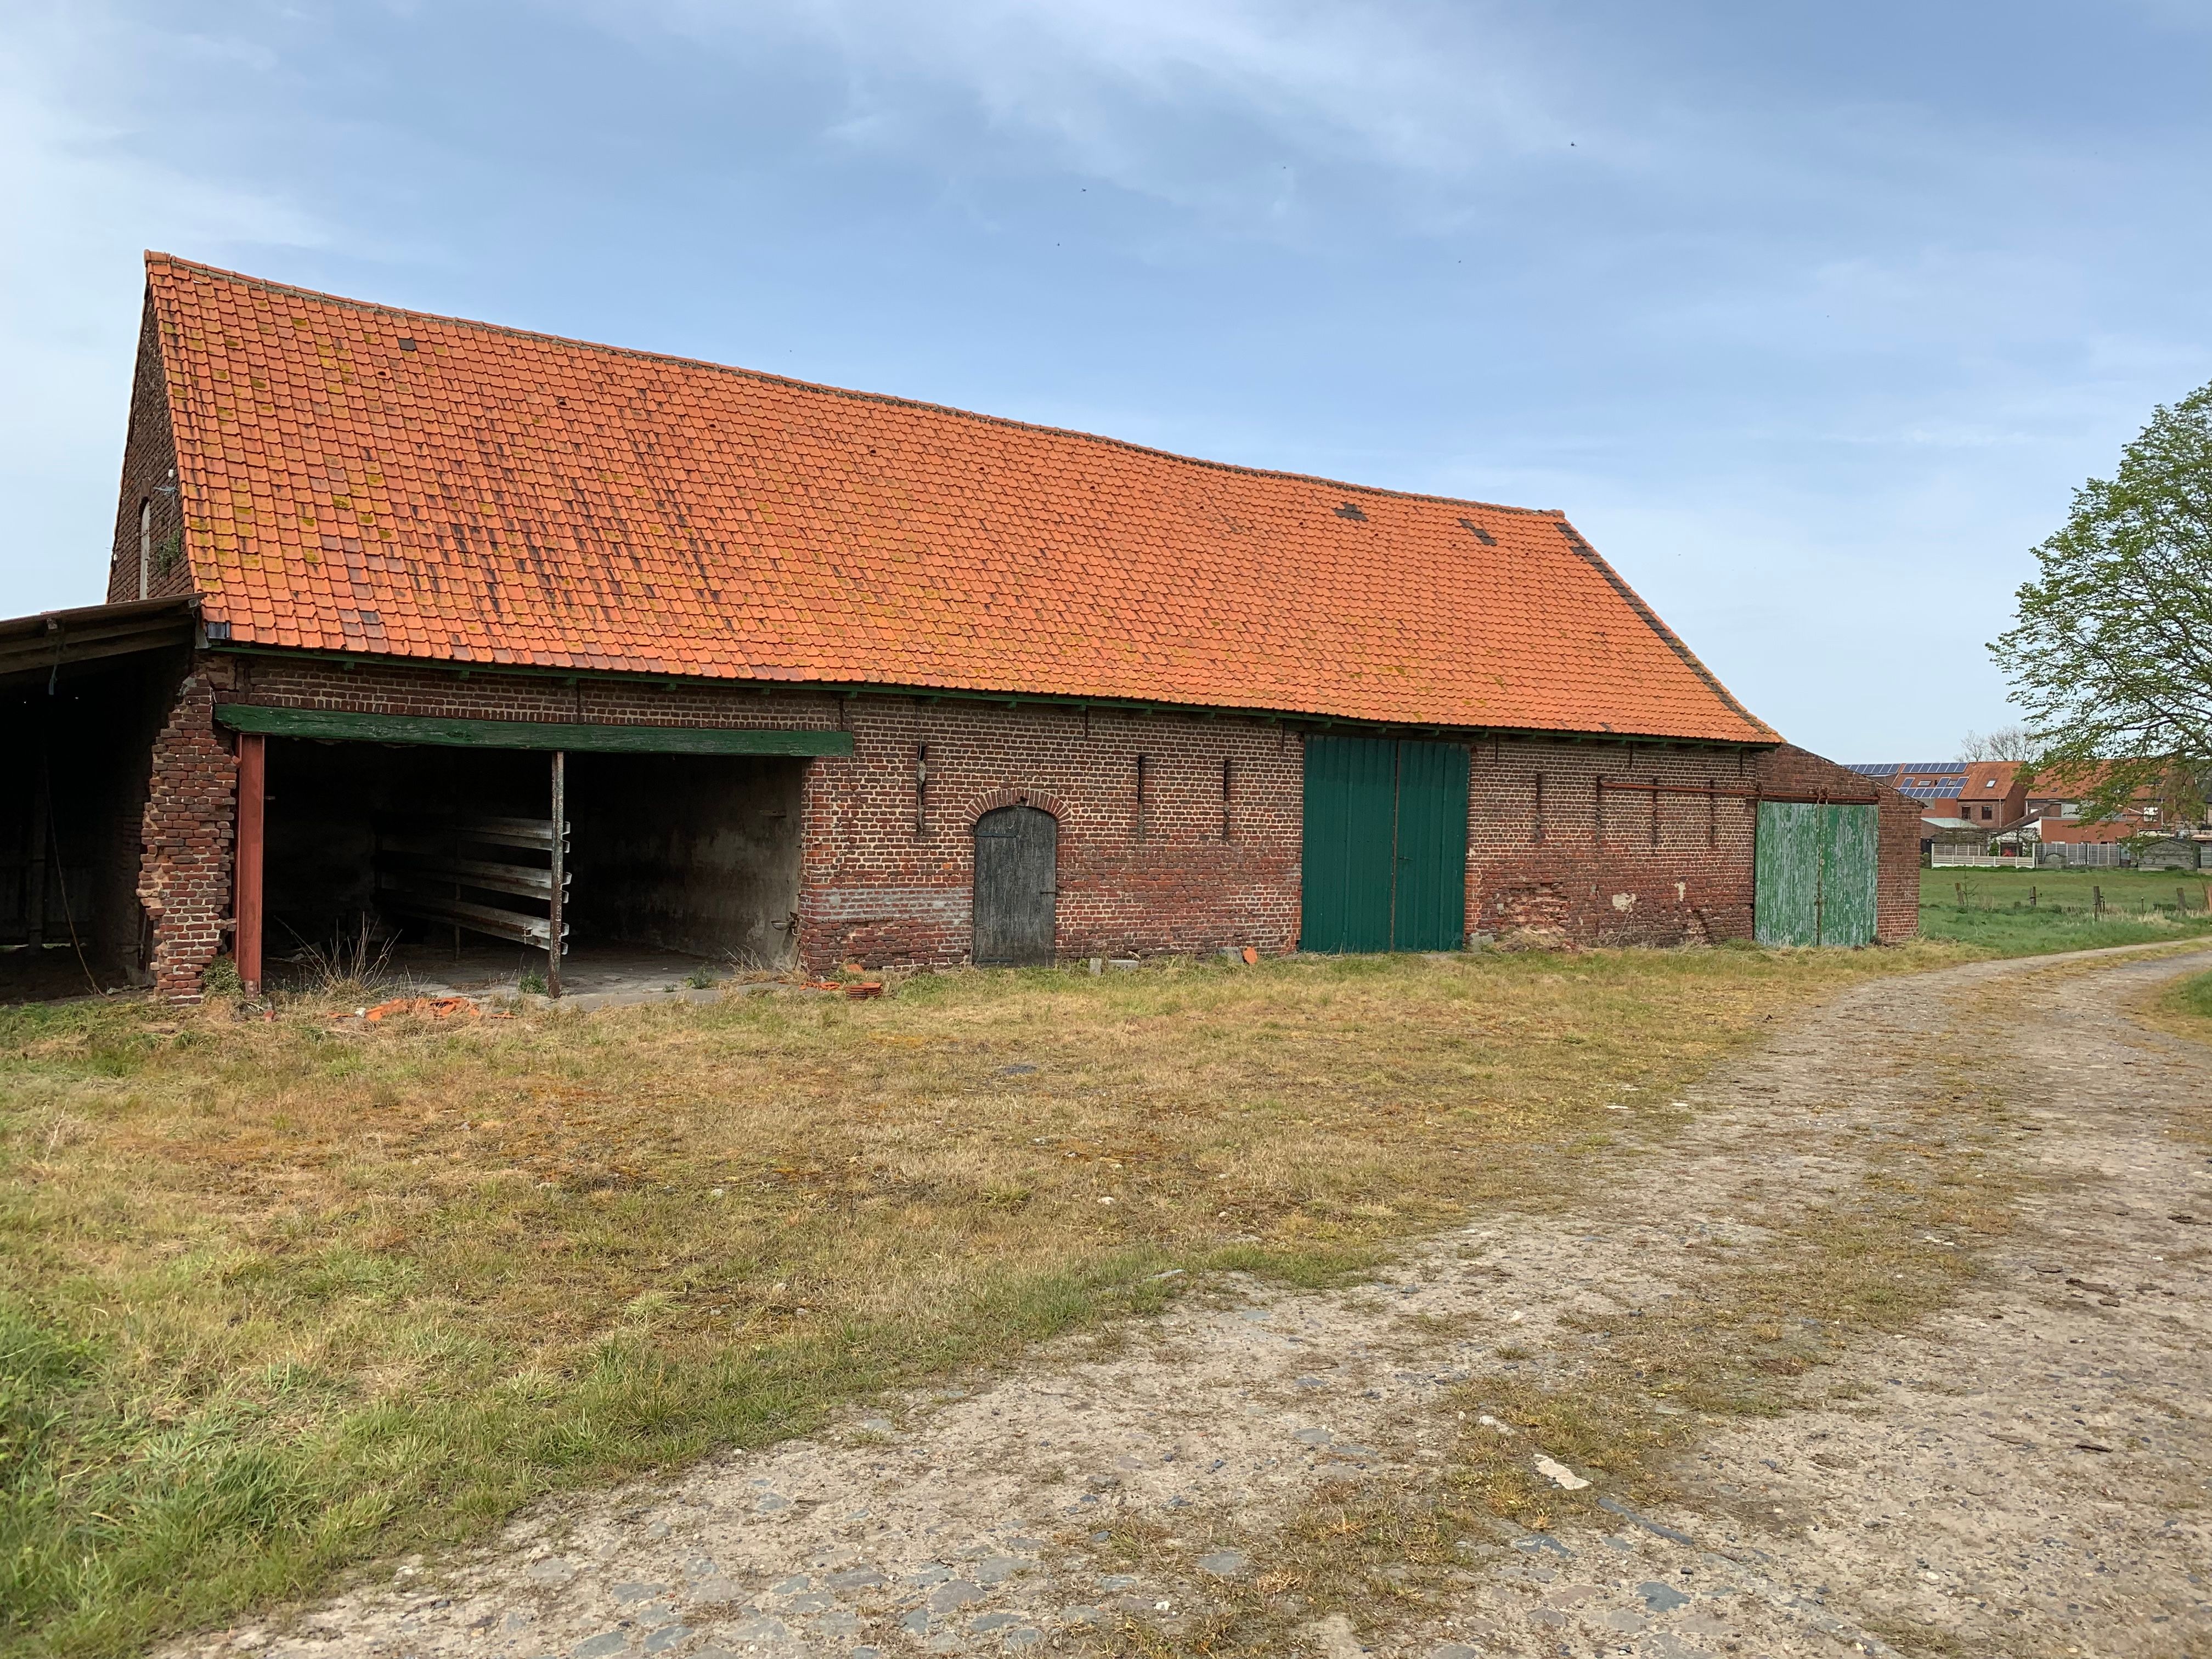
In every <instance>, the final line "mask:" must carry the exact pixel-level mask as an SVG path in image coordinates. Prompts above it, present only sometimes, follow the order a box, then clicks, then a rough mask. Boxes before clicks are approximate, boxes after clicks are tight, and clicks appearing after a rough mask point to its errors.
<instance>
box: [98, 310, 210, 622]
mask: <svg viewBox="0 0 2212 1659" xmlns="http://www.w3.org/2000/svg"><path fill="white" fill-rule="evenodd" d="M154 327H155V323H154V302H153V300H152V298H151V296H150V295H149V297H148V299H147V301H146V317H145V324H144V326H143V328H141V330H140V331H139V335H138V367H137V371H136V374H135V375H134V377H133V379H132V381H131V430H130V433H129V435H127V436H126V437H125V439H124V442H123V483H122V486H121V488H120V489H119V490H118V492H117V495H116V501H115V550H114V557H113V560H112V562H111V563H110V564H109V566H108V569H107V602H108V603H109V604H110V605H115V604H118V603H120V602H122V601H124V600H128V599H168V598H172V597H173V596H175V595H177V594H180V593H189V592H192V589H193V577H192V569H191V562H190V561H189V560H187V559H186V558H185V517H184V509H183V507H182V505H181V503H182V502H183V500H184V497H183V495H181V494H180V493H179V490H178V489H177V445H176V439H175V435H174V434H173V432H172V430H171V428H170V425H169V388H168V380H167V375H166V374H165V373H164V372H163V370H162V368H161V349H160V342H159V341H158V340H157V339H156V337H155V332H154ZM142 509H143V513H144V517H143V520H142V518H141V516H140V515H141V512H142ZM142 539H143V547H142ZM142 558H143V565H144V572H145V578H146V582H145V592H143V593H142V592H139V574H140V565H141V562H142Z"/></svg>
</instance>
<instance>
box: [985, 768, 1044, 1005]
mask: <svg viewBox="0 0 2212 1659" xmlns="http://www.w3.org/2000/svg"><path fill="white" fill-rule="evenodd" d="M1059 874H1060V825H1059V823H1057V822H1056V821H1055V820H1054V817H1053V816H1052V814H1051V813H1049V812H1044V811H1038V810H1037V809H1036V807H1034V806H1001V807H1000V808H999V809H998V810H997V811H994V812H986V813H984V814H983V816H982V817H980V818H978V819H976V820H975V962H976V963H977V964H978V965H979V966H989V967H1000V968H1034V967H1050V966H1051V965H1052V961H1053V915H1054V899H1055V898H1056V897H1057V896H1058V894H1059V886H1060V881H1059Z"/></svg>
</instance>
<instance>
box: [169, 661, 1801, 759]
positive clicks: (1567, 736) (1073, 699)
mask: <svg viewBox="0 0 2212 1659" xmlns="http://www.w3.org/2000/svg"><path fill="white" fill-rule="evenodd" d="M208 649H209V650H210V652H211V653H219V654H221V655H223V656H227V657H269V658H289V659H293V660H295V661H300V660H309V661H315V662H334V663H338V664H341V665H345V666H348V667H350V666H352V665H354V664H356V663H360V664H363V665H373V666H374V667H379V668H416V669H422V670H425V671H429V672H434V673H441V674H454V675H458V676H459V677H460V678H463V679H468V678H477V677H481V678H485V679H489V678H494V677H495V676H497V677H502V678H511V679H512V678H520V679H544V680H558V681H560V682H561V683H562V684H564V685H569V684H575V683H576V682H577V681H580V680H589V681H591V682H592V684H604V685H667V686H671V687H672V686H677V685H683V686H686V687H696V688H699V689H702V690H724V691H743V692H747V693H750V694H752V695H755V696H768V695H770V694H772V693H799V694H811V695H813V696H824V697H915V698H919V699H921V701H922V702H994V703H1003V704H1005V705H1006V706H1007V707H1008V708H1015V707H1034V708H1103V709H1112V710H1115V711H1116V712H1119V713H1124V714H1128V713H1135V714H1195V715H1200V716H1203V717H1204V718H1206V719H1208V720H1262V721H1265V722H1267V724H1269V725H1271V726H1288V727H1290V728H1291V729H1292V730H1294V731H1300V730H1304V729H1306V728H1308V727H1311V728H1314V729H1316V730H1321V729H1326V728H1330V727H1342V728H1344V729H1345V730H1346V731H1348V732H1370V733H1372V734H1375V735H1376V736H1383V735H1388V734H1390V733H1395V732H1424V733H1430V734H1433V735H1437V736H1440V737H1443V736H1448V737H1449V741H1451V742H1454V743H1489V742H1492V741H1494V740H1496V739H1498V738H1505V739H1507V740H1510V741H1526V742H1531V743H1558V742H1565V743H1603V744H1613V745H1615V746H1620V745H1626V744H1632V745H1634V746H1635V747H1637V748H1639V749H1694V750H1719V751H1722V752H1724V753H1733V752H1735V751H1736V750H1742V751H1744V752H1746V753H1748V754H1757V753H1759V752H1761V751H1763V750H1769V749H1772V748H1774V747H1776V746H1777V745H1778V744H1780V743H1781V741H1782V739H1781V738H1757V739H1749V738H1670V737H1664V736H1661V735H1658V734H1656V733H1651V732H1560V731H1553V730H1549V729H1547V728H1546V727H1542V726H1437V725H1436V724H1435V722H1433V721H1431V720H1413V721H1407V720H1362V719H1359V718H1358V717H1356V716H1352V715H1346V714H1313V713H1310V712H1308V711H1303V710H1299V709H1294V708H1236V707H1232V706H1231V705H1228V704H1209V703H1183V702H1163V701H1159V700H1152V701H1145V702H1139V700H1137V699H1135V698H1133V697H1104V696H1097V697H1094V696H1081V695H1079V694H1077V693H1074V692H1061V691H980V690H969V689H967V688H965V687H955V686H944V685H895V684H890V683H887V682H886V683H881V684H879V683H878V682H876V681H873V680H866V681H855V680H738V679H724V678H718V677H715V676H711V675H704V674H654V673H648V672H647V671H643V670H635V671H613V670H608V669H592V668H540V667H538V666H536V665H529V664H515V663H484V662H465V661H461V660H459V659H455V658H451V657H440V658H432V657H395V656H392V655H388V654H386V653H379V652H372V651H329V650H319V649H294V648H292V647H287V646H276V645H233V644H231V643H229V642H228V641H215V642H211V643H210V645H209V647H208Z"/></svg>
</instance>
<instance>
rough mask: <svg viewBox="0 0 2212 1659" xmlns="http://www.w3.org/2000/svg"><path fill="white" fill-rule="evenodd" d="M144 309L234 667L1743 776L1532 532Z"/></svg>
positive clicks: (242, 302)
mask: <svg viewBox="0 0 2212 1659" xmlns="http://www.w3.org/2000/svg"><path fill="white" fill-rule="evenodd" d="M147 275H148V280H149V284H150V286H151V290H152V295H153V308H154V318H155V325H157V326H158V327H159V329H160V331H161V357H162V362H163V364H164V367H165V369H166V372H167V380H168V395H169V404H170V411H171V416H172V420H173V424H174V427H175V430H176V436H177V452H178V453H177V469H178V477H179V483H181V485H182V487H183V490H184V496H183V500H184V506H185V520H186V526H187V533H186V537H185V549H186V552H187V556H189V558H190V559H191V567H192V573H193V575H194V577H195V579H196V580H197V584H198V586H199V587H200V589H201V590H202V592H204V594H205V595H206V603H205V611H204V614H205V616H206V617H207V619H208V620H209V621H210V622H211V623H228V624H229V625H230V629H231V638H232V639H233V640H234V641H240V642H247V643H260V644H266V645H275V646H288V647H319V648H325V649H334V650H344V651H357V652H361V653H380V654H386V655H392V656H398V657H413V658H431V659H440V660H459V661H464V662H482V663H510V664H536V665H544V666H548V667H556V668H584V669H602V670H623V671H638V672H643V673H651V674H665V675H703V676H710V677H714V678H732V679H744V680H755V681H763V680H766V681H787V682H788V681H812V682H833V683H841V684H878V685H895V686H913V687H929V688H943V689H947V690H975V691H1009V692H1030V693H1045V694H1060V695H1067V696H1091V697H1099V698H1127V699H1133V700H1137V701H1150V702H1162V703H1180V704H1186V705H1195V706H1200V707H1214V708H1246V709H1269V710H1276V711H1280V712H1284V713H1295V714H1314V715H1323V716H1334V717H1338V718H1343V719H1352V720H1380V721H1389V722H1402V723H1413V724H1421V725H1435V726H1477V727H1492V728H1503V729H1529V730H1548V731H1571V732H1621V733H1630V734H1636V735H1643V736H1663V737H1673V738H1706V739H1719V740H1723V741H1736V742H1751V743H1771V742H1772V741H1774V740H1775V734H1774V732H1772V731H1771V730H1770V729H1769V728H1768V727H1767V726H1765V725H1763V724H1761V723H1760V722H1759V721H1758V720H1755V719H1753V717H1752V716H1751V715H1750V714H1747V712H1745V710H1744V709H1743V708H1741V705H1739V704H1738V703H1737V702H1735V699H1734V698H1732V697H1730V696H1729V694H1728V693H1727V691H1726V690H1723V688H1722V687H1721V685H1720V684H1719V683H1718V682H1717V680H1715V679H1714V678H1713V677H1712V676H1711V674H1710V673H1708V672H1707V671H1705V668H1704V666H1703V665H1701V664H1699V662H1698V660H1697V659H1696V658H1694V657H1693V656H1692V655H1691V653H1689V651H1688V650H1687V649H1686V647H1683V646H1682V645H1681V644H1680V641H1677V640H1676V639H1675V638H1674V635H1672V634H1671V633H1669V632H1668V630H1667V628H1666V626H1665V624H1664V623H1661V622H1660V621H1659V619H1658V618H1657V617H1655V616H1653V615H1652V614H1651V612H1650V611H1649V610H1648V609H1646V608H1645V607H1644V605H1643V603H1642V601H1641V600H1639V599H1638V598H1637V597H1636V595H1635V594H1634V593H1633V592H1631V591H1630V590H1629V588H1628V587H1627V586H1626V584H1625V583H1623V582H1622V581H1621V580H1620V578H1619V577H1618V576H1616V575H1615V574H1613V571H1612V570H1611V568H1608V567H1607V565H1606V564H1605V562H1603V561H1602V560H1601V559H1600V558H1599V557H1598V556H1597V555H1596V554H1595V552H1593V551H1592V550H1590V549H1589V545H1588V544H1586V543H1585V542H1583V539H1582V538H1581V537H1580V536H1579V535H1577V533H1576V532H1575V530H1574V527H1573V526H1571V525H1570V524H1569V523H1568V522H1567V520H1566V519H1565V517H1564V516H1563V515H1561V514H1559V513H1534V512H1528V511H1525V510H1522V509H1519V508H1515V507H1494V506H1489V505H1486V504H1484V503H1480V502H1474V501H1449V500H1445V499H1442V498H1439V497H1436V496H1425V495H1401V494H1397V493H1394V492H1391V491H1388V490H1380V489H1362V488H1358V487H1357V486H1353V485H1349V484H1341V483H1330V482H1328V481H1327V480H1325V479H1321V478H1308V477H1296V476H1293V475H1290V474H1285V473H1279V472H1262V471H1254V470H1252V469H1249V468H1245V467H1237V466H1225V465H1217V464H1214V463H1211V462H1205V461H1194V460H1189V459H1184V458H1182V457H1180V456H1175V455H1169V454H1164V453H1160V452H1159V451H1157V450H1151V449H1145V448H1140V447H1137V446H1135V445H1133V444H1126V443H1120V442H1116V441H1112V440H1109V439H1103V438H1096V437H1090V436H1085V435H1082V434H1079V433H1073V432H1063V431H1057V430H1054V429H1052V428H1044V427H1036V426H1027V425H1024V424H1022V423H1020V422H1013V421H1003V420H995V419H992V418H989V417H987V416H978V415H970V414H964V413H962V412H961V411H959V410H950V409H942V408H938V407H935V406H933V405H931V404H917V403H911V402H907V401H904V400H902V399H900V398H882V397H871V396H866V395H863V394H859V393H854V392H841V391H836V390H834V389H832V388H829V387H824V386H809V385H806V384H804V383H801V382H799V381H793V380H782V379H780V378H778V377H776V376H775V375H771V374H755V373H752V372H750V371H748V370H744V369H733V368H719V367H717V366H715V365H713V364H709V363H702V362H689V361H685V360H683V359H680V358H672V357H663V356H653V355H650V354H647V353H643V352H635V351H623V350H619V349H614V348H611V347H607V346H597V345H586V344H581V343H577V342H575V341H572V340H563V339H556V338H553V337H548V336H545V335H539V334H526V333H521V332H519V331H514V330H512V329H505V328H497V327H493V326H489V325H485V324H481V323H470V322H460V321H456V320H453V319H450V318H443V317H431V316H425V315H423V314H422V313H416V312H406V311H394V310H391V309H389V308H386V307H379V306H372V305H365V304H360V303H357V302H355V301H347V300H340V299H334V298H331V297H330V296H328V295H319V294H311V293H306V292H302V291H301V290H299V289H289V288H283V287H278V286H276V285H274V284H271V283H262V282H257V281H254V280H252V278H249V277H245V276H237V275H234V274H232V273H229V272H226V271H220V270H211V269H210V268H209V267H207V266H204V265H198V264H191V263H188V262H186V261H185V260H181V259H176V258H170V257H168V256H167V255H163V254H149V256H148V258H147Z"/></svg>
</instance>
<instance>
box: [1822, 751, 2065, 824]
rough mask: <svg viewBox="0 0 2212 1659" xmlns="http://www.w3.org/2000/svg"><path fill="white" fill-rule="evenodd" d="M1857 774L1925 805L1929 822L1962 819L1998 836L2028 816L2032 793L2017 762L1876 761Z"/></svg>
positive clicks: (1924, 813) (1923, 811)
mask: <svg viewBox="0 0 2212 1659" xmlns="http://www.w3.org/2000/svg"><path fill="white" fill-rule="evenodd" d="M1851 770H1852V771H1854V772H1857V773H1858V774H1860V775H1862V776H1863V777H1869V778H1877V779H1879V780H1881V781H1882V782H1884V783H1887V784H1888V785H1889V786H1891V787H1893V788H1894V789H1895V790H1896V791H1897V792H1898V793H1899V794H1901V795H1904V796H1905V797H1906V798H1907V799H1911V800H1915V801H1917V802H1919V803H1920V814H1921V817H1923V818H1929V819H1937V818H1957V819H1960V820H1963V821H1964V822H1966V823H1972V824H1975V825H1978V826H1983V827H1984V828H1985V829H1986V831H1987V833H1990V834H1995V833H1996V832H1997V831H1999V830H2002V829H2009V828H2010V827H2011V826H2012V825H2013V824H2015V823H2018V822H2019V821H2020V820H2021V818H2023V817H2026V816H2027V784H2026V782H2025V781H2024V780H2023V778H2022V776H2021V771H2022V769H2021V766H2020V764H2019V763H2017V762H2015V761H1870V762H1866V763H1862V764H1859V765H1857V766H1854V767H1852V768H1851Z"/></svg>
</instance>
